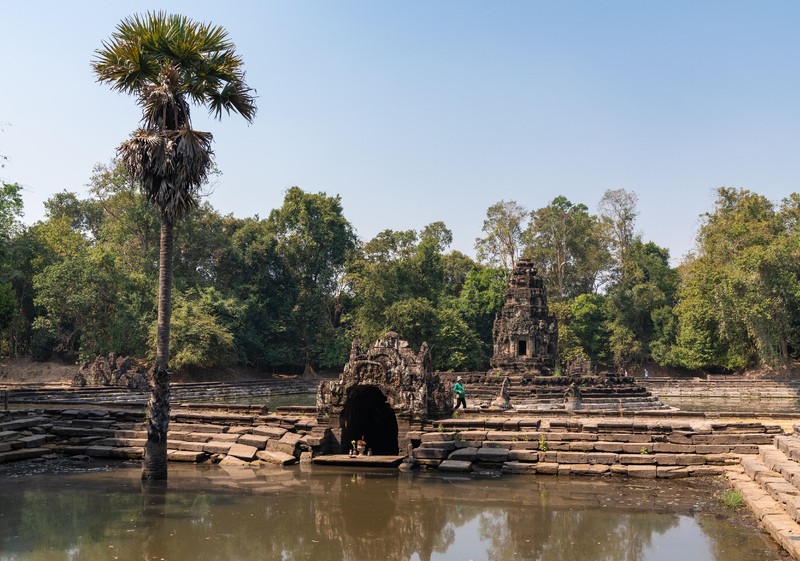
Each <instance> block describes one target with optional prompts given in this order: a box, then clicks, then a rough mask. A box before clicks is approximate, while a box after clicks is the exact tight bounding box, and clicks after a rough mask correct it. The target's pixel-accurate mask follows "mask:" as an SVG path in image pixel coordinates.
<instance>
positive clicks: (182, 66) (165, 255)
mask: <svg viewBox="0 0 800 561" xmlns="http://www.w3.org/2000/svg"><path fill="white" fill-rule="evenodd" d="M92 66H93V69H94V72H95V74H96V76H97V79H98V81H100V82H103V83H106V84H108V85H110V86H111V88H112V89H115V90H117V91H121V92H124V93H128V94H133V95H136V96H137V97H138V102H139V105H140V107H141V108H142V113H143V116H142V124H143V126H142V128H140V129H138V130H137V131H136V132H134V134H133V136H132V137H131V138H130V139H129V140H127V141H125V142H124V143H123V144H122V145H121V146H120V148H119V154H120V157H121V159H122V161H123V162H124V163H125V165H126V167H127V168H128V171H129V173H130V174H131V176H132V177H133V178H134V179H135V180H136V181H138V182H139V184H140V185H141V188H142V190H143V191H144V193H145V196H146V197H147V200H148V201H150V203H152V204H153V205H154V206H155V207H157V208H158V210H159V212H160V221H161V241H160V255H159V297H158V337H157V348H156V363H155V368H154V375H153V392H152V395H151V400H150V404H149V406H148V407H149V415H148V422H147V427H148V430H147V432H148V436H147V444H146V446H145V457H144V462H143V467H142V478H143V479H147V480H154V479H166V477H167V454H166V451H167V428H168V425H169V372H168V361H169V326H170V316H171V305H172V303H171V286H172V251H173V228H174V224H175V221H176V220H177V219H178V218H179V217H180V216H182V215H183V214H185V213H186V212H187V211H188V210H190V209H191V208H193V207H195V206H196V205H197V192H198V189H199V188H200V186H201V185H202V184H203V183H204V182H205V181H206V179H207V177H208V173H209V170H210V168H211V162H212V151H211V140H212V137H211V134H209V133H206V132H200V131H196V130H194V129H192V127H191V120H190V111H189V104H190V103H194V104H198V105H201V106H206V107H208V109H209V111H210V113H212V114H213V115H214V116H215V117H217V118H221V117H222V114H223V112H226V113H230V112H231V111H232V112H234V113H238V114H240V115H242V116H243V117H244V118H245V119H246V120H247V121H252V119H253V118H254V116H255V113H256V105H255V99H254V97H253V95H252V93H251V92H252V90H251V89H250V88H249V87H248V86H247V84H246V82H245V80H244V71H243V69H242V60H241V58H240V57H239V56H238V55H237V54H236V52H235V47H234V45H233V43H232V42H231V41H229V40H228V38H227V32H226V31H225V30H224V29H223V28H221V27H216V26H211V25H208V24H201V23H198V22H195V21H193V20H191V19H189V18H187V17H185V16H180V15H167V14H166V13H164V12H158V13H149V14H147V15H146V16H138V15H135V16H131V17H128V18H126V19H124V20H123V21H122V22H121V23H120V24H119V25H118V26H117V29H116V31H115V32H114V33H113V34H112V36H111V38H110V39H109V40H107V41H105V42H104V43H103V48H102V49H98V50H97V51H96V52H95V58H94V60H93V62H92Z"/></svg>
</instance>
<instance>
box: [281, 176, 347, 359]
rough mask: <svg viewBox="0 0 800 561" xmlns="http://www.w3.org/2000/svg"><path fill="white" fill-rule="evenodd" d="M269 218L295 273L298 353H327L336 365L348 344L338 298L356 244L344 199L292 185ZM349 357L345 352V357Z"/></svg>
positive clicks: (316, 355) (287, 265)
mask: <svg viewBox="0 0 800 561" xmlns="http://www.w3.org/2000/svg"><path fill="white" fill-rule="evenodd" d="M267 223H268V227H269V230H270V232H271V233H272V234H273V235H274V236H275V240H276V246H275V251H276V253H277V254H278V256H279V257H280V259H281V261H282V264H283V268H284V270H285V271H286V272H287V273H288V274H289V275H290V276H291V279H292V289H293V290H292V298H293V301H294V302H293V309H292V317H291V328H292V332H293V335H294V338H295V341H296V346H297V352H298V354H299V357H298V358H299V359H300V360H302V362H303V365H304V366H306V367H308V366H311V365H312V363H314V362H316V361H317V359H318V358H319V357H323V356H324V357H326V360H325V361H324V362H326V364H324V366H331V364H329V363H327V362H328V359H330V358H333V357H335V356H336V355H337V354H339V352H341V353H345V352H346V350H347V348H348V345H346V344H341V340H340V339H341V331H342V330H341V329H340V323H341V318H340V316H341V310H340V307H339V304H338V302H337V298H338V297H339V296H340V294H339V292H340V288H341V281H342V277H343V275H344V267H345V263H346V262H347V259H348V258H349V256H350V254H351V253H352V252H353V251H354V249H355V245H356V237H355V234H354V233H353V228H352V226H351V225H350V223H349V222H348V221H347V219H346V218H345V217H344V215H343V213H342V205H341V199H340V198H339V197H338V196H337V197H329V196H327V195H326V194H325V193H316V194H314V193H306V192H304V191H303V190H302V189H300V188H299V187H292V188H291V189H289V190H288V191H287V192H286V196H285V197H284V200H283V205H282V206H281V208H279V209H275V210H273V211H272V212H271V213H270V216H269V218H268V219H267ZM332 343H333V344H334V345H336V344H337V343H339V344H338V346H337V348H338V351H339V352H336V351H333V352H331V349H330V348H329V347H330V345H331V344H332ZM343 358H344V355H342V356H339V360H341V359H343ZM336 362H338V360H337V361H336Z"/></svg>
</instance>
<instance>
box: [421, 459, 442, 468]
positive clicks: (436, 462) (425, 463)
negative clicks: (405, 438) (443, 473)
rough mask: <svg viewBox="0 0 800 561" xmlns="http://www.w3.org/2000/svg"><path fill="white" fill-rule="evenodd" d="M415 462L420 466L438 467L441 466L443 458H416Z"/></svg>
mask: <svg viewBox="0 0 800 561" xmlns="http://www.w3.org/2000/svg"><path fill="white" fill-rule="evenodd" d="M415 462H416V464H417V465H419V466H423V467H427V468H436V467H439V464H441V463H442V460H437V459H435V458H415Z"/></svg>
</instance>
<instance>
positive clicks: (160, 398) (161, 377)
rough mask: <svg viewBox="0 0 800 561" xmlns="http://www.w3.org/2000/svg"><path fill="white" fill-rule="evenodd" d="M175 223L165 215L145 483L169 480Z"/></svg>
mask: <svg viewBox="0 0 800 561" xmlns="http://www.w3.org/2000/svg"><path fill="white" fill-rule="evenodd" d="M173 242H174V239H173V221H172V218H169V217H167V216H166V215H164V214H162V215H161V249H160V251H159V264H158V333H157V340H156V363H155V366H153V370H152V378H151V380H150V389H151V392H150V401H149V402H148V403H147V409H148V411H147V443H146V444H145V447H144V461H143V462H142V479H147V480H161V479H166V478H167V430H168V429H169V370H168V367H169V322H170V317H171V316H172V251H173Z"/></svg>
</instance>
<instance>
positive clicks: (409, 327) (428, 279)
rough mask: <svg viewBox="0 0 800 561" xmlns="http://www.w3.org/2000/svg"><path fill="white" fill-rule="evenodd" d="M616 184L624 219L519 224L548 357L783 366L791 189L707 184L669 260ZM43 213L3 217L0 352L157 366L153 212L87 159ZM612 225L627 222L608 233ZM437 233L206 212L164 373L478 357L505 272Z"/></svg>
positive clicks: (311, 204) (790, 270)
mask: <svg viewBox="0 0 800 561" xmlns="http://www.w3.org/2000/svg"><path fill="white" fill-rule="evenodd" d="M612 195H613V201H614V204H618V205H622V203H625V204H626V205H627V206H625V207H624V208H625V212H622V211H614V212H616V214H614V213H613V212H611V211H609V210H608V205H609V204H611V202H609V201H608V200H606V201H605V205H606V206H602V205H601V206H600V207H599V208H600V211H599V214H598V215H596V216H595V215H592V214H591V213H590V211H589V210H588V207H586V206H585V205H576V204H573V203H571V202H569V201H567V200H566V199H564V198H557V199H555V200H554V201H553V203H552V204H551V205H549V206H548V207H544V208H543V209H539V210H538V211H535V212H534V213H532V215H531V216H530V222H529V223H528V222H525V227H526V231H525V238H524V239H525V240H526V245H523V246H521V247H522V251H525V252H526V255H530V256H531V257H533V258H534V259H536V260H537V262H538V263H540V267H541V270H542V271H543V272H544V273H545V277H544V278H545V280H546V283H547V289H548V292H549V295H550V309H551V312H552V313H554V314H555V315H557V317H558V318H559V344H560V350H561V361H562V363H564V364H567V363H570V362H571V361H573V360H578V359H580V360H589V361H591V363H592V364H593V365H595V366H596V367H597V368H627V369H630V368H635V367H636V365H642V364H646V363H654V364H661V365H665V366H679V367H685V368H690V369H699V370H710V371H730V370H734V369H740V368H745V367H749V366H759V365H772V366H780V365H782V364H786V363H787V361H791V360H793V359H795V358H796V357H797V353H798V349H800V342H799V341H800V280H799V279H800V265H798V263H800V233H799V232H800V229H799V228H798V225H800V196H798V195H796V194H792V195H790V196H789V197H787V198H786V199H785V200H784V201H782V202H780V203H779V204H774V203H772V202H770V201H768V200H766V199H765V198H763V197H761V196H759V195H757V194H755V193H752V192H750V191H745V190H736V189H720V190H719V191H718V193H717V201H716V203H715V205H714V208H713V209H711V210H710V212H709V213H708V215H706V216H705V217H704V221H703V224H702V227H701V228H700V230H699V232H698V238H697V249H696V252H695V254H694V255H692V256H691V257H690V258H689V259H687V260H686V261H685V262H684V263H683V264H681V265H680V266H679V267H677V268H676V267H673V266H672V265H671V262H670V255H669V253H668V251H667V250H666V249H665V248H662V247H659V246H658V245H656V244H654V243H652V242H648V241H644V240H642V239H641V237H640V236H639V235H638V234H636V233H635V220H634V219H635V216H636V213H637V211H636V208H635V196H632V195H631V194H625V193H621V192H618V191H614V192H611V194H607V195H606V199H608V198H609V197H612ZM628 203H630V204H628ZM46 209H47V218H46V220H44V221H42V222H39V223H37V224H35V225H33V226H31V227H30V228H24V227H22V226H21V225H20V224H19V221H18V218H19V216H20V215H21V211H22V208H21V206H19V205H17V206H15V207H14V208H13V210H11V211H10V213H11V214H10V215H11V216H13V217H14V218H13V220H12V222H13V223H14V224H15V226H14V227H13V228H11V230H10V231H9V232H8V233H7V235H6V236H5V238H4V241H3V246H2V248H3V251H5V252H6V254H7V255H8V259H6V260H5V261H4V263H3V269H2V271H0V274H2V278H0V280H2V282H0V322H2V323H0V329H2V330H3V334H4V335H3V343H2V345H3V346H2V347H1V348H2V352H3V353H13V352H18V353H33V354H34V355H35V356H38V357H42V358H43V357H46V356H51V355H56V356H62V357H65V358H69V359H73V360H77V359H80V358H88V357H91V356H92V355H93V354H95V353H105V352H111V351H114V352H121V353H126V354H132V355H135V356H139V357H143V358H148V357H149V358H150V359H152V343H151V342H152V340H153V337H154V330H155V322H154V320H153V318H154V314H155V309H154V307H155V300H154V297H155V282H156V271H155V269H154V266H155V263H156V262H157V260H158V233H159V223H158V222H159V216H158V211H157V210H155V209H153V207H152V206H151V205H149V204H148V203H147V201H146V199H145V198H144V196H143V195H142V194H141V193H139V192H138V191H137V190H136V188H135V185H134V183H133V182H132V181H130V178H129V177H128V176H127V172H126V171H125V169H124V167H121V166H120V165H118V163H116V162H112V163H111V164H109V165H102V166H98V167H97V168H96V170H95V172H94V174H93V175H92V177H91V179H90V184H89V195H88V196H87V197H80V196H78V195H76V194H74V193H70V192H62V193H58V194H56V195H55V196H53V197H52V198H51V199H50V200H49V201H47V203H46ZM570 213H573V214H574V215H573V216H572V217H570V216H569V214H570ZM604 213H605V214H604ZM553 216H555V217H558V219H559V220H560V221H561V222H560V223H561V224H565V223H566V222H569V221H570V220H572V219H575V221H576V222H577V223H578V226H581V225H582V226H583V228H581V227H578V226H575V225H572V226H570V228H572V230H571V232H572V233H573V234H574V236H573V238H572V239H570V238H569V237H568V236H562V237H561V238H560V239H561V240H562V242H563V243H562V244H561V247H562V248H563V247H566V248H567V250H568V251H567V252H565V253H563V254H562V257H561V258H560V259H561V262H562V263H567V265H564V266H563V267H562V269H563V274H562V275H561V276H559V274H558V273H557V271H556V270H555V269H556V268H555V267H554V266H553V264H554V263H556V262H557V261H558V260H559V258H558V257H554V256H556V255H557V251H556V248H555V244H554V245H553V246H551V245H548V244H549V243H550V240H554V239H558V238H557V236H555V235H552V236H551V235H550V234H551V233H553V232H556V233H558V232H565V231H566V230H559V229H558V228H551V229H550V230H547V232H548V235H544V233H540V229H544V225H545V224H551V222H549V220H550V219H551V218H552V217H553ZM613 216H617V219H618V220H620V221H622V222H625V224H621V223H619V224H616V226H614V228H616V230H615V231H616V232H618V233H617V234H612V233H609V232H610V229H611V228H612V226H613V220H612V218H613ZM537 221H538V225H537ZM554 222H555V223H559V221H558V220H554ZM625 232H629V233H630V235H629V234H628V233H625ZM578 234H580V235H578ZM521 239H522V238H521ZM545 242H547V243H545ZM451 243H452V233H451V232H450V230H449V229H448V228H447V226H446V225H445V224H443V223H441V222H434V223H432V224H429V225H428V226H426V227H424V228H422V229H421V230H419V231H416V230H405V231H395V230H385V231H383V232H380V233H379V234H377V235H376V236H375V237H374V238H372V239H370V240H366V241H362V240H359V239H358V238H357V237H356V234H355V232H354V229H353V227H352V225H351V224H350V223H349V222H348V220H347V218H346V216H345V209H344V208H342V204H341V201H340V200H339V198H338V197H331V196H328V195H326V194H325V193H309V192H306V191H303V190H302V189H300V188H299V187H292V188H290V189H288V190H287V191H286V193H285V198H284V202H283V204H282V206H281V207H279V208H277V209H275V210H274V211H273V212H271V213H270V215H269V216H268V217H267V218H263V219H262V218H259V217H252V218H244V219H241V218H235V217H232V216H223V215H221V214H219V213H218V212H217V211H216V210H215V209H214V208H213V207H211V206H210V205H208V204H207V203H201V204H200V205H198V207H197V208H196V209H195V210H194V211H193V212H192V213H190V214H188V215H187V216H186V217H185V218H184V219H183V220H182V222H181V224H180V227H179V228H177V229H176V237H175V255H176V258H175V279H174V282H175V287H176V289H175V291H176V295H175V311H174V319H173V330H174V340H175V345H174V350H173V355H172V359H171V360H172V361H174V367H181V368H199V367H213V366H222V365H231V364H242V365H249V366H253V367H256V368H258V369H260V370H263V371H267V372H276V371H284V372H301V371H302V370H303V369H304V368H306V366H311V367H313V368H315V369H319V368H323V369H324V368H334V369H335V368H340V367H341V365H342V364H343V363H344V361H345V360H346V357H347V353H348V350H349V346H350V342H351V340H352V339H353V338H357V339H359V340H360V341H361V343H362V344H369V343H371V342H372V341H373V340H374V339H376V338H377V337H378V336H380V335H382V334H383V333H384V332H385V331H388V330H394V331H398V332H399V333H401V334H402V335H403V337H405V338H407V339H408V340H409V341H411V343H412V344H413V345H415V346H416V345H420V344H421V343H422V342H423V341H426V342H427V343H428V345H429V346H430V348H431V353H432V358H433V361H434V367H435V368H437V369H444V370H472V369H484V368H487V367H488V360H489V358H490V357H491V352H492V345H491V343H492V341H491V337H492V324H493V321H494V319H495V315H496V314H497V313H498V312H499V310H500V309H501V307H502V303H503V292H504V291H505V289H506V283H507V279H508V272H507V271H506V270H505V268H504V267H502V266H499V265H498V266H492V265H488V264H480V263H478V262H476V261H474V260H473V259H471V258H470V257H469V256H467V255H464V254H462V253H460V252H458V251H452V250H450V249H449V246H450V244H451ZM521 243H522V242H521ZM581 246H582V247H581ZM570 248H575V251H574V252H572V250H571V249H570ZM563 256H566V259H564V258H563ZM600 278H603V279H604V282H597V281H596V279H600ZM560 286H563V287H564V292H563V295H562V293H561V292H560V290H561V289H560ZM66 287H70V288H69V289H67V288H66Z"/></svg>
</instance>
